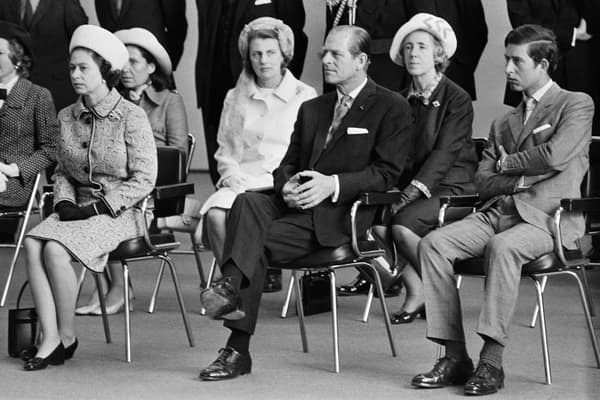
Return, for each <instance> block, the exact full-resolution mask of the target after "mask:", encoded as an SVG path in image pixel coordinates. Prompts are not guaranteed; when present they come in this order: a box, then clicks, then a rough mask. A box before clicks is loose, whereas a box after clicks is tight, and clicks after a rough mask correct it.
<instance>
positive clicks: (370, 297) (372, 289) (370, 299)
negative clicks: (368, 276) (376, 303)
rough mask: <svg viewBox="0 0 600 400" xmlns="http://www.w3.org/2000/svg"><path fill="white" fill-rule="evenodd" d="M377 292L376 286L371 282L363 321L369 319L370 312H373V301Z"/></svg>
mask: <svg viewBox="0 0 600 400" xmlns="http://www.w3.org/2000/svg"><path fill="white" fill-rule="evenodd" d="M374 294H375V286H374V285H373V284H371V285H370V286H369V293H368V294H367V302H366V303H365V309H364V311H363V316H362V322H367V321H368V320H369V314H370V313H371V304H372V303H373V295H374Z"/></svg>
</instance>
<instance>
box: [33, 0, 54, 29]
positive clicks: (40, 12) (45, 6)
mask: <svg viewBox="0 0 600 400" xmlns="http://www.w3.org/2000/svg"><path fill="white" fill-rule="evenodd" d="M51 5H52V0H40V2H39V3H38V6H37V8H36V9H35V12H34V13H33V16H32V18H31V27H30V28H29V29H30V30H31V28H33V27H34V26H35V25H36V24H37V23H38V22H39V21H41V20H42V17H43V16H44V14H46V12H47V11H48V10H49V9H50V6H51Z"/></svg>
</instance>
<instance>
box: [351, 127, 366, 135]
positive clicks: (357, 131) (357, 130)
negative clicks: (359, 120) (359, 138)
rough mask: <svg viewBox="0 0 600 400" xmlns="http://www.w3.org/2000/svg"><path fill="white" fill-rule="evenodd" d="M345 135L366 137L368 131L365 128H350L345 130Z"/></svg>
mask: <svg viewBox="0 0 600 400" xmlns="http://www.w3.org/2000/svg"><path fill="white" fill-rule="evenodd" d="M346 133H347V134H348V135H366V134H367V133H369V130H368V129H366V128H353V127H351V126H349V127H348V129H346Z"/></svg>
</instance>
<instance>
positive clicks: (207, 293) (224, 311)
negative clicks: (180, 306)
mask: <svg viewBox="0 0 600 400" xmlns="http://www.w3.org/2000/svg"><path fill="white" fill-rule="evenodd" d="M200 301H201V302H202V306H203V307H204V309H205V310H206V315H208V316H209V317H210V318H213V319H217V320H220V319H227V320H231V321H235V320H238V319H242V318H244V317H245V316H246V313H245V312H244V311H242V310H239V309H233V306H232V303H231V299H229V298H228V297H226V296H223V295H222V294H221V293H218V292H216V291H214V290H212V288H208V289H205V290H203V291H202V292H201V293H200Z"/></svg>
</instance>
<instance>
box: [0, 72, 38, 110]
mask: <svg viewBox="0 0 600 400" xmlns="http://www.w3.org/2000/svg"><path fill="white" fill-rule="evenodd" d="M30 85H31V84H30V83H29V82H28V81H26V80H23V79H19V80H18V81H17V83H16V84H15V86H13V88H12V90H11V91H10V93H9V94H8V97H7V99H6V100H4V105H3V106H2V108H0V117H3V116H4V114H6V113H7V112H8V109H9V108H23V105H24V104H25V97H26V95H27V92H29V86H30Z"/></svg>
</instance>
